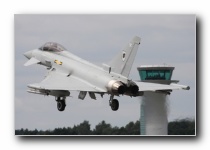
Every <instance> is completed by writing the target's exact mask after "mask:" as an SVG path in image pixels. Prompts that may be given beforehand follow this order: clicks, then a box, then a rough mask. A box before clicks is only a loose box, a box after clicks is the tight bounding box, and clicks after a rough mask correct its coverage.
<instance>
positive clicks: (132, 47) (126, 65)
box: [109, 36, 141, 77]
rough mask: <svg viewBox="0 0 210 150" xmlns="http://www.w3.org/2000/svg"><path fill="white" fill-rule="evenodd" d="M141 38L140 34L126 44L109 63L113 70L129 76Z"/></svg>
mask: <svg viewBox="0 0 210 150" xmlns="http://www.w3.org/2000/svg"><path fill="white" fill-rule="evenodd" d="M140 41H141V39H140V38H139V37H138V36H135V37H133V39H132V40H131V41H130V42H129V43H128V44H127V45H126V47H125V48H124V49H123V50H122V51H121V52H120V53H119V54H118V55H117V56H116V57H115V58H114V59H113V60H112V61H111V62H110V63H109V65H110V67H111V71H112V72H115V73H118V74H121V75H123V76H125V77H128V76H129V74H130V70H131V67H132V65H133V61H134V59H135V56H136V53H137V50H138V47H139V44H140Z"/></svg>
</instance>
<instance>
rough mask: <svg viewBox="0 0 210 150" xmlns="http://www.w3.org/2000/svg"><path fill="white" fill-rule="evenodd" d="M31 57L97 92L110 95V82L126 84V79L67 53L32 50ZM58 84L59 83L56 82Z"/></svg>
mask: <svg viewBox="0 0 210 150" xmlns="http://www.w3.org/2000/svg"><path fill="white" fill-rule="evenodd" d="M32 56H33V57H35V58H36V59H38V60H40V64H41V65H44V66H47V67H49V68H55V69H56V70H58V71H59V72H61V73H63V74H65V75H66V76H73V77H75V78H77V79H78V80H80V81H83V82H85V83H87V84H88V85H90V86H91V87H92V88H94V89H96V90H98V91H99V92H102V91H103V92H108V93H110V94H115V95H119V93H112V91H111V90H110V87H109V83H110V81H120V82H121V83H123V84H127V83H128V79H127V78H126V77H124V76H122V75H120V74H116V73H114V72H111V71H110V72H109V71H107V70H105V69H103V68H102V67H99V66H97V65H94V64H92V63H90V62H88V61H85V60H83V59H81V58H79V57H77V56H75V55H73V54H71V53H69V52H68V51H61V52H56V53H55V52H53V53H52V52H48V51H42V50H39V49H35V50H32ZM56 82H59V81H56Z"/></svg>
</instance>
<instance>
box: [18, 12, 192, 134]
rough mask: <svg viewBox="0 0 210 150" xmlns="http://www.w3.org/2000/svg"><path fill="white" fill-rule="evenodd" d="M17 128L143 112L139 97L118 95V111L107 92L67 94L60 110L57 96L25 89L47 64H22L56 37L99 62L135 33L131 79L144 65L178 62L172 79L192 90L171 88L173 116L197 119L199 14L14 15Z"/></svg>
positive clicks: (121, 122)
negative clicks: (137, 39)
mask: <svg viewBox="0 0 210 150" xmlns="http://www.w3.org/2000/svg"><path fill="white" fill-rule="evenodd" d="M14 23H15V129H20V128H28V129H35V128H36V129H42V130H46V129H54V128H56V127H68V126H70V127H73V126H74V125H77V124H79V123H81V122H83V121H84V120H88V121H89V122H90V124H91V128H94V127H95V125H96V124H98V123H99V122H101V121H102V120H105V121H106V122H107V123H110V124H111V125H112V126H119V127H121V126H125V125H126V124H127V123H128V122H130V121H136V120H138V119H139V117H140V102H139V98H130V97H126V96H124V97H119V98H117V99H118V100H119V103H120V107H119V110H118V111H116V112H113V111H112V110H111V108H110V107H109V101H108V100H109V96H108V95H107V96H104V98H101V97H100V96H98V95H97V100H96V101H94V100H91V99H90V98H88V96H87V97H86V98H85V100H84V101H82V100H78V99H77V96H78V93H77V92H75V93H72V97H68V98H67V107H66V109H65V111H64V112H59V111H58V110H57V107H56V101H55V98H54V97H52V96H42V95H35V94H30V93H27V92H26V90H27V85H28V84H30V83H36V82H40V81H42V80H43V78H44V76H45V75H46V73H47V70H46V68H45V67H43V66H40V65H33V66H29V67H24V66H23V64H24V63H25V62H26V61H27V59H26V58H25V57H24V56H23V53H24V52H26V51H28V50H32V49H35V48H38V47H40V46H41V45H43V44H44V43H45V42H48V41H54V42H58V43H60V44H61V45H63V46H64V47H65V48H66V49H67V50H68V51H70V52H71V53H73V54H76V55H78V56H79V57H81V58H83V59H86V60H88V61H90V62H93V63H95V64H98V65H100V64H101V63H103V62H108V61H109V60H111V59H112V58H113V57H114V56H115V55H116V54H117V53H118V52H119V51H121V50H122V48H123V47H124V46H125V45H126V43H128V42H129V41H130V40H131V39H132V38H133V36H135V35H137V36H140V37H141V45H140V46H139V51H138V54H137V56H136V59H135V61H134V64H133V67H132V70H131V73H130V76H129V77H130V78H132V79H134V80H135V79H139V75H138V72H137V69H136V68H137V67H138V66H140V65H154V64H164V63H165V64H168V65H171V66H174V67H175V70H174V74H173V76H172V79H174V80H180V82H179V84H183V85H189V86H190V88H191V89H190V90H189V91H181V90H179V91H173V92H172V94H171V95H170V96H169V101H168V106H169V112H168V119H169V121H171V120H175V119H181V118H187V117H188V118H195V112H196V108H195V107H196V105H195V71H196V70H195V67H196V59H195V58H196V56H195V54H196V52H195V38H196V29H195V26H196V20H195V15H15V21H14Z"/></svg>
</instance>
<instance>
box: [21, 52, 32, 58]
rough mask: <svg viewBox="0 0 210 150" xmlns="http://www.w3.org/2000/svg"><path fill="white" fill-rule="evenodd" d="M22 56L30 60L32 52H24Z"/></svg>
mask: <svg viewBox="0 0 210 150" xmlns="http://www.w3.org/2000/svg"><path fill="white" fill-rule="evenodd" d="M23 55H24V56H25V57H26V58H28V59H31V57H32V51H28V52H25V53H24V54H23Z"/></svg>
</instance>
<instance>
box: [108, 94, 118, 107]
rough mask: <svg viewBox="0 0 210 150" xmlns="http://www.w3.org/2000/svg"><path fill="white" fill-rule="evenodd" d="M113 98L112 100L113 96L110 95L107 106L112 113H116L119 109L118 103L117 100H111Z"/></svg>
mask: <svg viewBox="0 0 210 150" xmlns="http://www.w3.org/2000/svg"><path fill="white" fill-rule="evenodd" d="M113 98H114V95H111V96H110V100H109V105H110V106H111V109H112V110H113V111H117V110H118V108H119V102H118V100H117V99H113Z"/></svg>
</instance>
